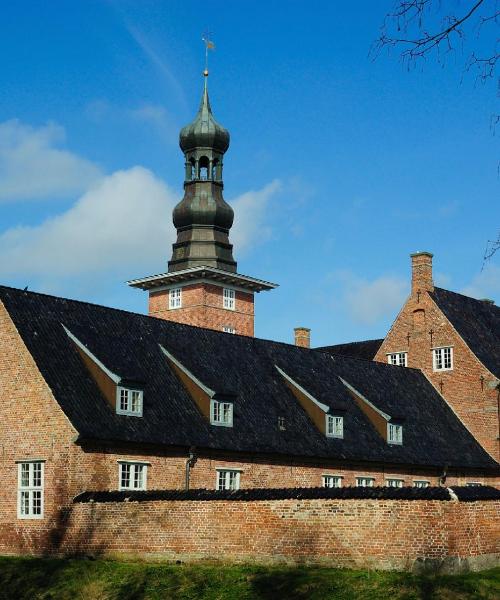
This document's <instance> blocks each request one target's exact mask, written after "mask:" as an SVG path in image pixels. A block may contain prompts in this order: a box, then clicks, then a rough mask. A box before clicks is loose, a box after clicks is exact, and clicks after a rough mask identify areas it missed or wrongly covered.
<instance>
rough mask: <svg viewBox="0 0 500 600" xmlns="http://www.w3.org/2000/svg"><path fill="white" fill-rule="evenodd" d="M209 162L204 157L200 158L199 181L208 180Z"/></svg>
mask: <svg viewBox="0 0 500 600" xmlns="http://www.w3.org/2000/svg"><path fill="white" fill-rule="evenodd" d="M208 167H209V161H208V158H207V157H206V156H202V157H201V158H200V160H199V168H200V179H201V180H202V181H206V180H207V179H208Z"/></svg>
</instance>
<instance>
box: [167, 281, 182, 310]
mask: <svg viewBox="0 0 500 600" xmlns="http://www.w3.org/2000/svg"><path fill="white" fill-rule="evenodd" d="M179 308H182V289H181V288H180V287H179V286H175V287H171V288H170V289H169V290H168V310H179Z"/></svg>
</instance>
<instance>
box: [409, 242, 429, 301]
mask: <svg viewBox="0 0 500 600" xmlns="http://www.w3.org/2000/svg"><path fill="white" fill-rule="evenodd" d="M410 256H411V293H412V295H413V294H416V293H417V292H432V291H433V290H434V283H433V281H432V256H433V255H432V254H431V253H430V252H415V253H414V254H410Z"/></svg>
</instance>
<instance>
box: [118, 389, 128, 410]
mask: <svg viewBox="0 0 500 600" xmlns="http://www.w3.org/2000/svg"><path fill="white" fill-rule="evenodd" d="M120 410H128V390H125V389H123V388H122V389H121V390H120Z"/></svg>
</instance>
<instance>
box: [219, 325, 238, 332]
mask: <svg viewBox="0 0 500 600" xmlns="http://www.w3.org/2000/svg"><path fill="white" fill-rule="evenodd" d="M222 331H223V332H224V333H236V329H235V328H234V327H229V325H224V326H223V327H222Z"/></svg>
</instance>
